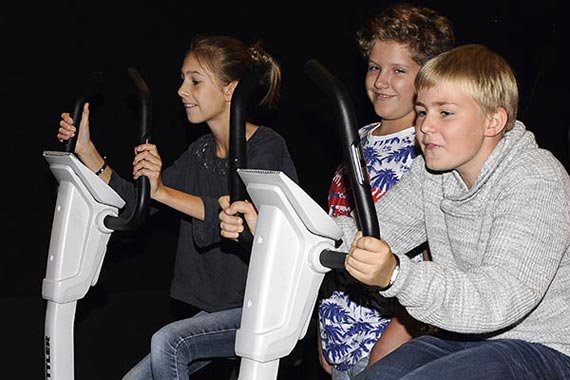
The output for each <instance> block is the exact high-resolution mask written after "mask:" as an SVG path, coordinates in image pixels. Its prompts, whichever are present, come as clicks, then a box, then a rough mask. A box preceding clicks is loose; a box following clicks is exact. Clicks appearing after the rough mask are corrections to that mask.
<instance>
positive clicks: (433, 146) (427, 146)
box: [422, 141, 439, 151]
mask: <svg viewBox="0 0 570 380" xmlns="http://www.w3.org/2000/svg"><path fill="white" fill-rule="evenodd" d="M422 145H423V147H424V150H425V151H433V150H435V149H437V148H439V145H437V144H434V143H432V142H428V141H423V142H422Z"/></svg>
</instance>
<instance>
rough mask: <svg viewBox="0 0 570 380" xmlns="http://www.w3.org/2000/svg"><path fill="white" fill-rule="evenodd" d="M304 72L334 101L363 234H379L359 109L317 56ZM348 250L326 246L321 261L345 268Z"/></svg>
mask: <svg viewBox="0 0 570 380" xmlns="http://www.w3.org/2000/svg"><path fill="white" fill-rule="evenodd" d="M305 74H307V75H308V76H309V78H311V79H312V80H313V82H315V84H316V85H317V86H318V87H320V89H321V90H322V91H323V92H324V93H325V94H326V95H327V96H328V97H329V98H330V100H331V101H332V102H333V106H334V107H333V108H334V111H335V114H336V115H335V116H336V119H337V121H338V126H339V129H340V140H341V142H342V148H343V153H344V158H345V161H346V166H347V169H348V174H349V178H350V185H351V191H352V195H353V198H354V202H355V207H356V217H357V218H358V221H359V223H360V228H361V229H362V234H363V235H364V236H373V237H376V238H380V227H379V225H378V219H377V216H376V210H375V208H374V200H373V199H372V194H371V187H370V179H369V177H368V171H367V169H366V162H365V161H364V158H363V156H362V147H361V145H360V137H359V135H358V125H357V122H356V113H355V111H354V107H353V105H352V102H351V101H350V97H349V95H348V91H347V90H346V88H345V87H344V86H343V85H342V83H341V82H340V81H339V80H338V79H336V78H335V77H334V76H333V75H332V74H331V73H330V72H329V71H328V70H327V69H325V68H324V67H323V66H322V65H321V64H320V63H319V62H318V61H317V60H315V59H311V60H309V61H307V63H305ZM345 256H346V253H344V252H336V251H329V250H325V251H323V252H322V253H321V259H320V261H321V264H323V265H324V266H326V267H327V268H332V269H343V268H344V259H345Z"/></svg>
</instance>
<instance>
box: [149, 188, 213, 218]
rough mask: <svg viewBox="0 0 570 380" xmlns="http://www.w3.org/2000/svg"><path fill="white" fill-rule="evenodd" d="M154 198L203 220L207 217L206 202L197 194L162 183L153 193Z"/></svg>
mask: <svg viewBox="0 0 570 380" xmlns="http://www.w3.org/2000/svg"><path fill="white" fill-rule="evenodd" d="M152 199H154V200H156V201H157V202H160V203H162V204H164V205H166V206H169V207H171V208H173V209H175V210H177V211H180V212H182V213H184V214H186V215H189V216H191V217H192V218H195V219H198V220H201V221H204V219H205V208H204V203H203V202H202V199H201V198H200V197H197V196H195V195H192V194H188V193H185V192H183V191H180V190H176V189H173V188H171V187H168V186H165V185H162V186H161V187H160V189H159V190H157V191H156V192H155V193H154V194H152Z"/></svg>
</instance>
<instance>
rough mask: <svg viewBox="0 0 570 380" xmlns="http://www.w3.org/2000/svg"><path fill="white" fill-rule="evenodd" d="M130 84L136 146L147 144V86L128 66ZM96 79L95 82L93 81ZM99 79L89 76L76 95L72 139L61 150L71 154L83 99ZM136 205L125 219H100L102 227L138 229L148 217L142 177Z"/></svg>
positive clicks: (147, 191) (149, 111)
mask: <svg viewBox="0 0 570 380" xmlns="http://www.w3.org/2000/svg"><path fill="white" fill-rule="evenodd" d="M127 71H128V74H129V77H130V79H131V81H132V82H133V83H134V84H135V86H136V88H137V91H138V94H139V103H140V139H139V143H144V142H149V141H150V130H151V124H152V122H151V120H152V104H151V96H150V90H149V88H148V85H147V84H146V82H145V81H144V79H143V78H142V76H141V75H140V73H139V72H138V70H137V69H135V68H134V67H130V68H128V69H127ZM94 79H96V80H94ZM100 79H101V78H99V77H96V78H95V77H93V78H91V80H90V81H89V82H88V84H87V85H86V86H85V87H84V89H83V90H82V91H81V92H80V94H79V96H78V97H77V99H76V101H75V105H74V107H73V113H72V114H71V117H72V118H73V123H74V124H75V126H76V128H77V131H76V133H75V136H73V137H72V138H70V139H69V140H67V141H65V143H64V151H65V152H69V153H73V152H75V145H76V143H77V136H78V134H79V125H80V124H81V115H82V113H83V106H84V104H85V103H86V102H87V100H88V99H89V98H90V97H91V96H92V95H93V93H94V92H96V87H97V86H99V84H100V83H99V82H100ZM137 194H138V196H137V203H136V206H135V208H134V210H133V212H132V213H131V215H130V216H129V217H128V218H126V217H115V216H111V215H108V216H106V217H105V219H104V224H105V226H106V227H107V228H109V229H111V230H114V231H130V230H134V229H136V228H138V227H139V226H140V225H141V224H142V222H143V221H144V220H145V219H146V216H147V215H148V210H149V205H150V182H149V180H148V178H147V177H146V176H142V177H140V178H139V179H138V180H137Z"/></svg>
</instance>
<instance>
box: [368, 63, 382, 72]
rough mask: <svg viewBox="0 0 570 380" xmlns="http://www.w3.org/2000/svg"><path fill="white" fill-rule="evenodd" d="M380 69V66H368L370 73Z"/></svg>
mask: <svg viewBox="0 0 570 380" xmlns="http://www.w3.org/2000/svg"><path fill="white" fill-rule="evenodd" d="M378 70H380V67H379V66H378V65H372V64H368V71H378Z"/></svg>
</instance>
